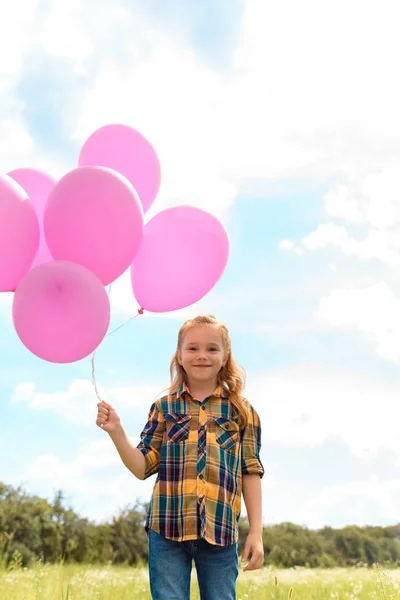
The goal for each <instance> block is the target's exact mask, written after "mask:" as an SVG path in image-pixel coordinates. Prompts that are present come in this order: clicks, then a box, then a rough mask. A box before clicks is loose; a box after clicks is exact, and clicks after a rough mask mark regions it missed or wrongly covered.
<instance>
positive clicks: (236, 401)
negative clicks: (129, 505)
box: [96, 315, 264, 600]
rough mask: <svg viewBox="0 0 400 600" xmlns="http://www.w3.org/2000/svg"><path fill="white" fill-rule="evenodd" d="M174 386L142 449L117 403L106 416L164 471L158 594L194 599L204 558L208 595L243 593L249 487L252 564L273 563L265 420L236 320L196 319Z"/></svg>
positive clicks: (181, 345)
mask: <svg viewBox="0 0 400 600" xmlns="http://www.w3.org/2000/svg"><path fill="white" fill-rule="evenodd" d="M170 371H171V384H170V389H169V394H168V395H167V396H165V397H163V398H161V399H159V400H157V401H156V402H155V403H154V404H153V405H152V406H151V409H150V413H149V419H148V422H147V424H146V426H145V428H144V430H143V432H142V434H141V442H140V443H139V445H138V447H137V448H135V447H133V446H132V444H131V443H130V442H129V440H128V438H127V436H126V433H125V431H124V429H123V428H122V425H121V423H120V419H119V417H118V415H117V413H116V412H115V409H114V408H112V407H111V406H110V405H109V404H107V403H105V402H104V401H103V402H101V403H100V404H98V405H97V406H98V414H97V420H96V424H97V425H98V426H99V427H102V428H103V429H104V430H105V431H107V432H108V433H109V435H110V437H111V439H112V441H113V442H114V444H115V446H116V448H117V450H118V452H119V455H120V457H121V459H122V461H123V463H124V464H125V466H126V467H127V468H128V469H129V470H130V471H131V472H132V473H133V474H134V475H135V476H136V477H138V478H139V479H146V478H147V477H150V475H153V474H154V473H158V475H157V479H156V482H155V486H154V490H153V494H152V498H151V502H150V506H149V511H148V515H147V519H146V526H145V527H146V531H147V534H148V540H149V573H150V588H151V594H152V598H153V600H188V599H189V597H190V575H191V569H192V560H193V559H194V561H195V565H196V571H197V578H198V582H199V587H200V595H201V599H202V600H234V599H235V598H236V592H235V589H236V578H237V576H238V554H237V540H238V521H239V515H240V509H241V494H242V493H243V497H244V501H245V504H246V508H247V514H248V519H249V525H250V529H249V535H248V537H247V541H246V544H245V548H244V553H243V558H242V561H243V562H245V561H247V560H248V558H249V555H250V554H251V560H250V562H249V563H248V564H247V565H246V566H245V567H244V569H243V570H244V571H249V570H253V569H259V568H260V567H261V566H262V564H263V559H264V552H263V543H262V519H261V481H260V479H261V477H262V476H263V474H264V469H263V466H262V464H261V461H260V447H261V426H260V420H259V417H258V415H257V413H256V411H255V410H254V409H253V407H252V406H251V405H250V403H249V402H248V401H247V400H245V399H244V398H243V397H242V396H241V392H242V387H243V376H242V373H241V371H240V368H239V366H238V365H237V364H236V363H235V361H234V359H233V356H232V353H231V342H230V338H229V333H228V330H227V328H226V327H225V326H224V325H223V324H222V323H219V322H218V321H217V320H216V319H215V318H214V317H212V316H209V315H206V316H199V317H196V318H195V319H192V320H190V321H187V322H186V323H184V325H183V326H182V327H181V329H180V331H179V335H178V345H177V350H176V352H175V354H174V356H173V358H172V361H171V368H170Z"/></svg>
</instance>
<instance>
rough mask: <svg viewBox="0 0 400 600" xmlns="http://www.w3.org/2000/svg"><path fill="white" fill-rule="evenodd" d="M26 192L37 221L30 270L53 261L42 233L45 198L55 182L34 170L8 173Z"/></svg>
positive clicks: (19, 170)
mask: <svg viewBox="0 0 400 600" xmlns="http://www.w3.org/2000/svg"><path fill="white" fill-rule="evenodd" d="M8 175H9V176H10V177H12V178H13V179H14V181H16V182H17V183H19V185H20V186H21V187H23V188H24V190H25V191H26V192H27V194H28V196H29V198H30V200H31V202H32V204H33V206H34V207H35V210H36V215H37V217H38V221H39V229H40V243H39V249H38V251H37V253H36V256H35V260H34V261H33V265H32V268H34V267H37V266H38V265H42V264H44V263H47V262H50V261H52V260H53V257H52V256H51V254H50V251H49V249H48V247H47V244H46V239H45V237H44V232H43V215H44V208H45V206H46V201H47V198H48V197H49V195H50V192H51V191H52V190H53V189H54V186H55V185H56V180H55V179H53V178H52V177H50V176H49V175H46V173H42V172H41V171H38V170H36V169H15V170H14V171H10V173H8Z"/></svg>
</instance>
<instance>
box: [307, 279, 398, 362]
mask: <svg viewBox="0 0 400 600" xmlns="http://www.w3.org/2000/svg"><path fill="white" fill-rule="evenodd" d="M317 316H318V317H319V318H320V319H321V320H322V321H323V322H324V323H326V324H327V325H330V326H331V327H336V328H341V329H348V330H352V329H353V330H357V331H360V332H362V333H364V334H365V335H366V338H367V339H368V340H371V341H372V342H373V343H374V345H375V347H376V351H377V353H378V354H379V355H380V356H381V357H382V358H385V359H387V360H390V361H393V362H395V363H399V362H400V345H399V339H400V337H399V336H400V300H399V299H398V298H397V297H396V296H395V295H394V294H393V292H392V290H391V289H390V288H389V287H388V285H387V284H386V283H385V282H380V283H376V284H374V285H372V286H369V287H365V288H359V289H357V288H355V289H336V290H334V291H332V292H331V293H330V294H329V295H328V296H326V297H324V298H322V299H321V301H320V303H319V308H318V312H317Z"/></svg>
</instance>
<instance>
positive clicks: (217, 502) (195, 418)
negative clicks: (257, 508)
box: [138, 387, 264, 546]
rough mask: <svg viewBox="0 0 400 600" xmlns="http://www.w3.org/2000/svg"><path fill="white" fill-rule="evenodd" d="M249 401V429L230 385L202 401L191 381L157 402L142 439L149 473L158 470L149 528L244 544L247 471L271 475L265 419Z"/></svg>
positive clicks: (181, 538)
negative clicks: (264, 454)
mask: <svg viewBox="0 0 400 600" xmlns="http://www.w3.org/2000/svg"><path fill="white" fill-rule="evenodd" d="M244 402H245V404H246V406H247V408H248V413H249V422H248V425H247V427H246V428H245V429H244V430H242V431H240V430H239V425H238V423H237V418H236V416H235V414H234V411H233V407H232V405H231V404H230V402H229V401H228V398H227V396H226V395H225V393H224V392H223V390H222V388H218V389H217V390H216V391H215V392H214V394H213V395H212V396H210V397H209V398H205V399H204V400H203V401H202V402H199V401H198V400H194V399H193V397H192V396H191V395H190V392H189V390H188V389H187V387H183V388H182V390H181V391H180V392H179V393H175V394H170V395H168V396H164V397H163V398H161V399H159V400H157V401H156V402H155V403H154V404H153V405H152V406H151V409H150V413H149V420H148V422H147V424H146V426H145V428H144V430H143V432H142V434H141V442H140V443H139V445H138V448H139V449H140V450H141V452H142V453H143V455H144V457H145V461H146V470H145V479H146V478H147V477H150V476H151V475H153V474H154V473H158V476H157V479H156V482H155V485H154V490H153V495H152V498H151V502H150V506H149V511H148V514H147V519H146V525H145V527H146V531H147V530H148V529H153V530H154V531H156V532H157V533H159V534H161V535H163V536H164V537H166V538H168V539H170V540H175V541H186V540H194V539H199V538H205V539H206V540H207V542H209V543H211V544H215V545H218V546H229V545H231V544H233V543H235V542H237V539H238V522H239V516H240V509H241V495H242V475H247V474H248V475H252V474H257V475H260V477H262V476H263V474H264V468H263V466H262V464H261V461H260V448H261V424H260V419H259V416H258V415H257V413H256V411H255V410H254V409H253V407H252V406H251V405H250V403H249V402H248V401H247V400H244Z"/></svg>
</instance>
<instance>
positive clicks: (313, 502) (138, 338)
mask: <svg viewBox="0 0 400 600" xmlns="http://www.w3.org/2000/svg"><path fill="white" fill-rule="evenodd" d="M23 2H24V7H23V8H22V7H19V8H18V10H17V8H13V7H9V8H7V11H9V14H8V15H7V16H8V19H7V24H6V25H5V24H4V23H2V24H0V40H1V41H0V50H2V49H3V45H4V48H7V49H8V50H10V49H12V50H13V52H12V57H13V58H12V60H11V59H10V61H9V62H8V63H7V64H6V65H0V92H1V94H2V99H3V98H4V103H3V102H2V106H1V107H0V134H1V135H0V140H1V143H0V161H1V165H2V167H1V168H2V171H3V172H7V171H8V170H10V169H12V168H17V167H20V166H32V167H36V168H40V169H42V170H44V171H47V172H49V173H50V174H52V175H54V176H56V177H59V176H61V175H62V174H64V173H66V172H67V171H68V170H70V169H72V168H74V167H75V166H76V163H77V158H78V154H79V150H80V148H81V146H82V144H83V142H84V141H85V139H86V138H87V137H88V135H90V133H92V132H93V131H94V130H95V129H96V128H97V127H100V126H101V125H104V124H106V123H109V122H122V123H126V124H129V125H132V126H134V127H136V128H137V129H139V130H140V131H141V132H142V133H143V134H144V135H145V136H147V137H148V139H149V140H151V141H152V143H153V145H154V147H155V148H156V150H157V152H158V155H159V158H160V162H161V166H162V186H161V189H160V194H159V197H158V198H157V200H156V202H155V204H154V207H153V209H152V212H151V213H150V214H149V216H151V215H152V214H155V213H156V212H158V211H159V210H162V209H164V208H166V207H167V206H172V205H177V204H181V203H189V204H193V205H195V206H198V207H200V208H204V209H205V210H210V211H211V212H213V213H214V214H215V215H216V216H218V218H220V219H221V220H222V222H223V223H224V225H225V227H226V229H227V231H228V234H229V237H230V244H231V252H230V259H229V263H228V267H227V269H226V271H225V273H224V275H223V277H222V278H221V280H220V282H219V283H218V285H217V286H216V287H215V288H214V289H213V290H212V291H211V292H210V293H209V294H208V295H207V296H206V298H204V299H203V300H202V301H200V302H199V303H198V305H195V306H192V307H188V308H187V309H184V310H183V311H177V312H176V313H170V314H167V315H161V316H160V315H151V314H145V315H143V316H142V317H140V318H138V319H135V320H134V321H133V322H131V323H129V324H127V325H126V326H125V327H124V328H122V329H121V330H119V331H118V332H116V333H115V334H113V335H112V336H110V337H107V338H106V339H105V340H104V341H103V343H102V344H101V346H100V347H99V349H98V351H97V354H96V376H97V381H98V385H99V386H100V388H101V391H102V394H103V395H104V397H105V399H106V400H108V401H110V402H111V403H112V404H114V405H115V406H116V408H117V410H118V412H119V413H120V415H121V417H122V419H123V422H124V425H125V428H126V430H127V431H128V433H129V435H130V437H131V438H132V440H133V441H137V438H138V436H139V434H140V431H141V428H142V427H143V425H144V423H145V420H146V416H147V412H148V409H149V407H150V404H151V402H152V400H153V399H154V398H155V397H156V396H157V395H158V394H159V393H160V392H161V391H162V390H163V389H165V388H166V386H167V385H168V366H169V361H170V358H171V355H172V354H173V352H174V349H175V344H176V335H177V331H178V328H179V326H180V324H181V323H182V321H183V320H184V319H186V318H187V317H190V316H193V315H195V314H198V313H199V312H207V313H213V314H215V315H216V316H217V317H218V318H219V319H220V320H222V321H223V322H225V323H226V324H227V325H228V327H229V329H230V331H231V335H232V340H233V350H234V354H235V356H236V358H237V360H238V362H240V363H241V364H243V366H244V367H245V369H246V371H247V389H246V395H247V397H248V398H249V400H250V401H251V402H252V403H253V405H254V406H255V407H256V409H257V410H258V412H259V413H260V416H261V418H262V424H263V451H262V459H263V463H264V466H265V470H266V474H265V477H264V479H263V498H264V499H263V518H264V522H265V523H266V524H268V523H276V522H281V521H293V522H297V523H300V524H304V525H307V526H309V527H322V526H324V525H332V526H338V527H341V526H343V525H346V524H351V523H355V524H358V525H363V524H374V525H387V524H394V523H396V522H397V520H398V513H397V507H398V506H399V502H400V477H399V465H400V442H399V436H398V425H397V423H398V417H399V416H400V409H399V403H398V398H399V395H400V394H399V393H400V374H399V363H400V351H399V349H398V339H399V334H400V301H399V294H400V286H399V279H398V272H399V267H400V254H399V249H400V227H399V225H400V185H399V181H400V178H399V176H398V175H399V168H398V164H399V159H400V129H399V125H398V115H397V112H398V106H399V105H400V103H399V100H400V98H399V90H398V88H397V84H396V82H395V81H394V80H393V77H392V76H390V77H389V76H388V74H389V73H393V72H394V71H393V69H394V67H395V57H396V56H397V55H398V51H399V48H398V46H399V45H400V42H399V40H398V36H397V34H396V30H395V27H394V23H395V21H396V20H395V19H394V16H395V14H396V13H395V12H394V11H395V10H396V6H395V4H394V3H393V2H391V1H390V0H385V1H382V0H380V1H379V2H377V1H376V2H375V0H374V1H372V2H370V3H368V6H365V3H361V2H354V3H352V4H351V6H350V5H349V3H348V2H344V0H343V1H342V0H340V1H337V2H335V3H334V4H333V3H330V2H328V1H326V2H325V1H323V2H321V0H318V2H317V1H316V0H306V1H305V2H304V3H300V4H301V6H300V5H299V3H297V2H295V0H280V1H279V2H277V1H268V2H267V1H265V0H242V1H239V0H237V1H236V0H235V1H234V2H232V1H230V2H228V1H226V2H224V1H223V0H220V1H219V2H216V1H214V2H212V1H211V0H210V1H207V2H202V3H201V8H200V7H199V3H197V2H188V1H187V0H186V1H183V0H175V1H174V2H169V3H165V2H161V0H158V1H156V0H154V1H151V2H147V3H146V7H145V8H144V7H143V3H140V2H133V3H128V2H123V1H122V0H120V1H119V2H115V3H114V5H113V7H108V6H106V5H103V4H101V3H100V4H96V3H95V2H94V1H93V2H92V1H89V2H87V3H85V5H84V7H82V6H80V4H79V3H78V2H77V1H76V2H72V1H71V2H70V3H69V4H68V6H66V5H65V4H63V3H61V2H60V1H59V0H47V1H46V2H34V1H33V0H23ZM309 14H313V15H314V19H313V22H312V23H311V22H310V19H309V18H308V16H307V15H309ZM21 15H22V16H21ZM360 23H361V25H360ZM355 25H357V27H355ZM355 31H356V33H355ZM371 36H372V37H373V38H374V39H376V40H377V45H376V47H374V48H373V49H371V47H370V39H371ZM338 40H340V44H338V43H337V42H338ZM355 74H356V75H357V76H355ZM110 297H111V304H112V323H111V326H110V330H112V329H113V328H114V327H116V326H118V325H120V324H121V323H123V322H124V321H125V320H127V319H129V318H130V317H131V316H133V315H134V314H135V311H136V308H137V304H136V301H135V299H134V298H133V295H132V291H131V289H130V286H129V278H128V277H126V275H124V276H122V277H121V278H120V280H118V281H117V282H115V284H113V286H112V289H111V296H110ZM11 303H12V297H11V295H10V294H1V295H0V327H1V332H2V335H1V338H0V363H1V365H2V369H1V372H0V399H1V402H2V406H3V417H4V418H5V424H6V426H3V428H2V434H1V436H0V456H2V457H3V460H1V461H0V480H2V481H4V482H6V483H10V484H13V485H19V484H22V485H24V487H25V488H26V489H27V491H28V492H31V493H36V494H39V495H42V496H45V497H49V498H51V497H52V496H53V494H54V492H55V490H57V489H60V488H61V489H63V490H64V492H65V494H66V497H67V499H68V502H69V503H70V504H71V506H73V508H75V509H76V510H77V511H78V512H79V513H80V514H82V515H83V516H88V517H90V518H92V519H95V520H97V521H100V520H103V519H108V518H110V516H111V515H113V514H115V513H116V512H117V511H118V509H119V508H121V507H123V506H125V505H126V504H128V503H133V502H134V501H135V499H136V498H142V499H146V500H147V499H149V497H150V494H151V489H152V486H153V484H154V478H153V479H150V480H148V481H146V482H144V483H143V482H139V481H136V480H135V479H134V478H133V476H131V475H130V473H129V472H128V471H127V470H126V469H125V468H124V467H123V465H122V463H120V461H119V458H118V455H117V453H116V450H115V449H114V448H113V446H112V444H111V442H110V440H109V439H108V437H107V436H106V434H104V432H102V431H101V430H99V429H98V428H97V427H96V426H95V424H94V421H95V415H96V402H97V399H96V396H95V394H94V390H93V386H92V382H91V365H90V361H89V359H85V360H83V361H80V362H79V363H75V364H72V365H54V364H50V363H46V362H44V361H41V360H39V359H38V358H36V357H35V356H33V355H32V354H30V353H29V351H28V350H27V349H26V348H25V347H24V346H23V345H22V344H21V342H20V341H19V339H18V338H17V335H16V333H15V331H14V329H13V326H12V322H11V315H10V309H11Z"/></svg>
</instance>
